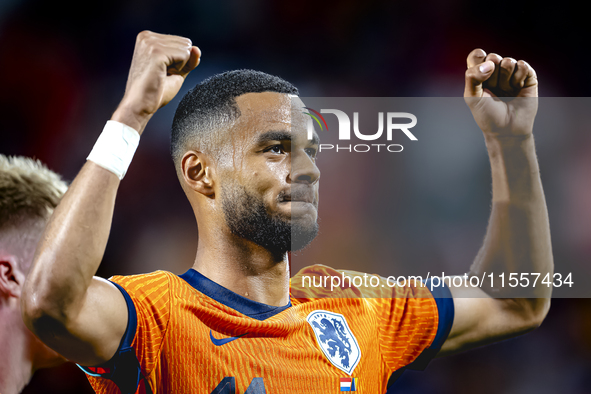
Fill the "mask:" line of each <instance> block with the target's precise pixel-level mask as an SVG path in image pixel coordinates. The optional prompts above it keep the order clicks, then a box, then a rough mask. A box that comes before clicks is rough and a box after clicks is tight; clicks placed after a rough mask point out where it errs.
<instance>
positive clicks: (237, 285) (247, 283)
mask: <svg viewBox="0 0 591 394" xmlns="http://www.w3.org/2000/svg"><path fill="white" fill-rule="evenodd" d="M193 268H194V269H195V270H197V271H199V272H200V273H201V274H203V275H204V276H206V277H207V278H209V279H211V280H212V281H214V282H216V283H217V284H219V285H221V286H223V287H225V288H226V289H228V290H231V291H233V292H234V293H237V294H240V295H241V296H244V297H246V298H248V299H250V300H253V301H256V302H260V303H263V304H267V305H272V306H284V305H287V303H288V302H289V277H290V273H289V264H288V261H287V253H282V254H280V255H277V253H273V252H271V251H269V250H267V249H265V248H263V247H261V246H260V245H256V244H254V243H253V242H250V241H247V240H245V239H244V238H240V237H237V236H235V235H234V234H231V233H229V232H228V231H223V230H219V231H215V232H208V233H205V232H199V245H198V248H197V257H196V258H195V264H194V265H193Z"/></svg>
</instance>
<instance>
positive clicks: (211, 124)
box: [170, 70, 299, 171]
mask: <svg viewBox="0 0 591 394" xmlns="http://www.w3.org/2000/svg"><path fill="white" fill-rule="evenodd" d="M262 92H276V93H285V94H293V95H298V94H299V92H298V89H297V88H296V87H295V86H294V85H292V84H291V83H289V82H287V81H286V80H284V79H282V78H280V77H278V76H275V75H270V74H266V73H264V72H261V71H255V70H234V71H227V72H224V73H221V74H216V75H214V76H212V77H210V78H207V79H206V80H204V81H203V82H201V83H200V84H198V85H197V86H195V87H194V88H193V89H191V90H190V91H189V92H188V93H187V94H186V95H185V96H184V97H183V99H182V100H181V102H180V103H179V106H178V108H177V110H176V113H175V115H174V120H173V123H172V133H171V141H170V142H171V154H172V159H173V161H174V163H175V167H177V171H178V165H177V164H178V163H179V162H180V159H181V158H182V156H183V154H184V153H185V149H186V148H187V146H188V144H189V143H191V144H192V146H195V147H197V148H198V149H201V150H202V151H204V152H208V153H215V151H216V150H217V149H218V148H219V145H220V143H221V142H223V141H225V140H224V138H223V136H222V135H220V133H216V131H219V129H220V126H222V127H223V125H224V124H227V122H232V121H233V120H235V119H237V118H238V117H239V116H240V109H239V108H238V105H237V104H236V97H238V96H241V95H243V94H246V93H262Z"/></svg>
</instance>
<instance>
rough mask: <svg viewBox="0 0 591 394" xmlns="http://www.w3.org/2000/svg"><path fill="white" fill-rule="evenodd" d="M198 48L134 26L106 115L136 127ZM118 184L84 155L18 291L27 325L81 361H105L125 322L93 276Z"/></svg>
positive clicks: (109, 289) (115, 299) (117, 297)
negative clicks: (120, 85) (112, 107)
mask: <svg viewBox="0 0 591 394" xmlns="http://www.w3.org/2000/svg"><path fill="white" fill-rule="evenodd" d="M200 55H201V53H200V51H199V49H198V48H197V47H194V46H192V44H191V41H190V40H188V39H186V38H183V37H178V36H170V35H161V34H156V33H152V32H147V31H146V32H142V33H140V34H139V35H138V37H137V41H136V46H135V50H134V54H133V60H132V64H131V68H130V71H129V77H128V81H127V86H126V89H125V95H124V97H123V99H122V101H121V103H120V104H119V106H118V108H117V110H116V111H115V113H114V114H113V116H112V118H111V119H112V120H114V121H118V122H120V123H123V124H125V125H127V126H129V127H132V128H133V129H135V130H136V131H137V132H138V133H139V134H141V133H142V131H143V130H144V127H145V126H146V124H147V122H148V121H149V120H150V118H151V117H152V115H153V114H154V113H155V112H156V111H157V110H158V109H159V108H161V107H162V106H164V105H166V104H167V103H168V102H169V101H170V100H171V99H172V98H173V97H174V96H175V95H176V94H177V93H178V91H179V89H180V87H181V85H182V83H183V81H184V79H185V77H186V76H187V75H188V73H189V72H190V71H191V70H193V69H194V68H195V67H196V66H197V64H198V63H199V58H200ZM132 132H133V131H132ZM119 183H120V179H119V177H118V176H117V175H115V173H113V172H111V171H110V170H107V169H105V168H103V167H102V166H100V165H97V164H95V163H94V162H93V161H87V162H86V164H85V165H84V166H83V167H82V170H81V171H80V173H79V174H78V176H77V177H76V178H75V179H74V181H73V182H72V185H71V186H70V188H69V190H68V192H67V193H66V194H65V195H64V197H63V199H62V201H61V202H60V204H59V206H58V207H57V208H56V210H55V212H54V213H53V215H52V217H51V219H50V220H49V223H48V225H47V227H46V230H45V233H44V235H43V237H42V239H41V242H40V244H39V245H38V247H37V253H36V256H35V258H34V262H33V266H32V268H31V272H30V274H29V276H28V278H27V282H26V284H25V288H24V294H23V297H22V300H23V304H22V311H23V318H24V321H25V323H26V324H27V326H28V327H29V328H30V329H31V330H32V331H33V332H34V333H35V334H36V335H37V336H38V337H39V338H40V339H41V340H42V341H43V342H45V343H46V344H47V345H48V346H50V347H51V348H53V349H54V350H56V351H57V352H59V353H61V354H62V355H64V356H65V357H67V358H68V359H70V360H72V361H75V362H77V363H79V364H82V365H99V364H101V363H104V362H106V361H108V360H109V359H110V358H111V357H112V356H113V355H114V354H115V352H116V350H117V348H118V346H119V343H120V341H121V338H122V336H123V334H124V332H125V329H126V326H127V306H126V303H125V300H124V298H123V295H122V294H121V292H120V291H119V290H118V289H117V288H116V287H115V286H114V285H113V284H111V283H110V282H108V281H106V280H104V279H100V278H97V277H94V275H95V273H96V271H97V269H98V267H99V265H100V263H101V260H102V257H103V254H104V251H105V247H106V245H107V239H108V237H109V232H110V229H111V220H112V217H113V208H114V205H115V197H116V194H117V189H118V187H119Z"/></svg>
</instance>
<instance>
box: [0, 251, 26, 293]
mask: <svg viewBox="0 0 591 394" xmlns="http://www.w3.org/2000/svg"><path fill="white" fill-rule="evenodd" d="M24 283H25V275H24V274H23V273H22V272H21V271H20V270H19V269H18V264H17V263H16V259H15V258H14V256H2V257H0V293H3V294H5V295H7V296H10V297H16V298H19V297H20V296H21V291H22V288H23V285H24Z"/></svg>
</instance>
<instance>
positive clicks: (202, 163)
mask: <svg viewBox="0 0 591 394" xmlns="http://www.w3.org/2000/svg"><path fill="white" fill-rule="evenodd" d="M181 169H182V171H183V179H184V180H185V183H186V184H187V186H189V188H191V189H192V190H195V191H196V192H197V193H201V194H203V195H204V196H207V197H212V196H213V194H214V190H213V184H214V181H213V177H214V170H213V168H212V167H211V165H210V161H209V158H208V157H207V156H206V155H205V154H204V153H202V152H195V151H188V152H187V153H185V154H184V156H183V158H182V160H181Z"/></svg>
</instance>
